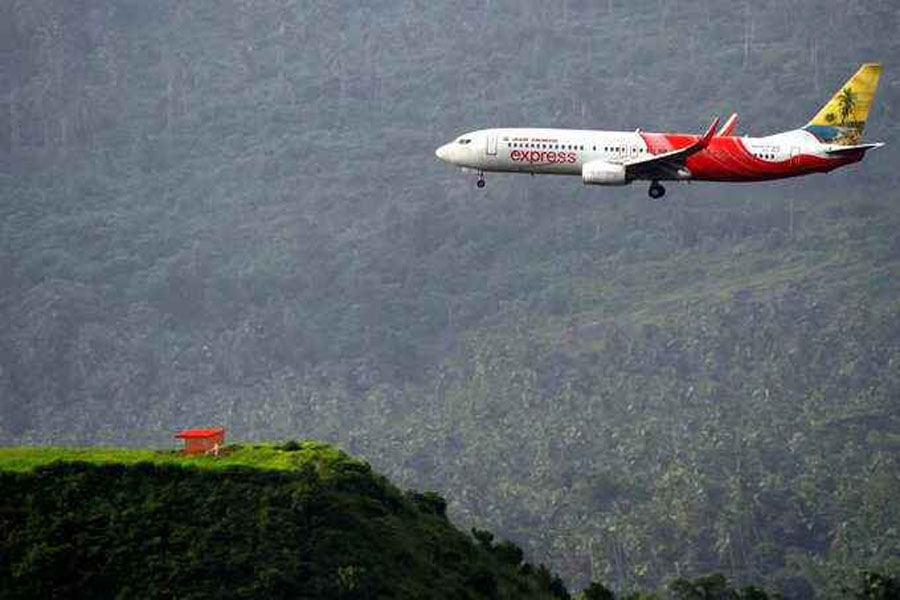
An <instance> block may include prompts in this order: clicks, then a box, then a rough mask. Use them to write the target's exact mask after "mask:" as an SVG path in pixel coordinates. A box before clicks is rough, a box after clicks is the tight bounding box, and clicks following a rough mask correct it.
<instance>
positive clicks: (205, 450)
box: [175, 427, 225, 455]
mask: <svg viewBox="0 0 900 600" xmlns="http://www.w3.org/2000/svg"><path fill="white" fill-rule="evenodd" d="M175 437H177V438H179V439H182V440H184V453H185V454H209V453H210V452H212V453H214V454H216V455H218V454H219V448H220V447H221V446H222V444H224V443H225V428H224V427H213V428H211V429H185V430H184V431H180V432H178V433H177V434H175Z"/></svg>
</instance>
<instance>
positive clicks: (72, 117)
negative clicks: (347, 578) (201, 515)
mask: <svg viewBox="0 0 900 600" xmlns="http://www.w3.org/2000/svg"><path fill="white" fill-rule="evenodd" d="M359 4H360V3H358V2H328V3H325V2H320V3H316V2H296V1H292V0H281V1H265V2H262V1H257V2H254V1H244V2H241V1H222V0H217V1H215V2H214V1H211V0H210V1H205V0H191V1H176V0H159V1H155V2H146V1H144V0H119V1H108V0H106V1H101V0H92V1H89V0H84V1H79V2H71V1H63V0H57V1H53V0H28V1H16V0H0V216H2V220H0V443H3V444H127V445H149V446H154V447H163V448H165V447H173V446H174V443H173V442H174V440H173V439H172V435H173V434H174V432H175V431H177V430H178V429H180V428H184V427H191V426H207V425H219V424H221V425H224V426H226V427H227V428H228V432H229V439H230V440H234V441H252V440H270V439H288V438H299V437H314V438H319V439H323V440H327V441H332V442H335V443H338V444H339V445H341V446H342V447H344V448H346V449H348V450H349V451H351V452H353V453H355V454H356V455H358V456H360V457H362V458H365V459H367V460H369V461H371V462H372V463H373V465H374V466H375V467H376V468H378V469H380V470H382V471H383V472H385V473H387V474H388V475H389V476H391V477H392V478H393V479H394V480H395V481H396V482H398V483H399V484H401V485H407V486H411V487H416V488H424V489H436V490H438V491H439V492H441V493H442V494H444V495H446V496H447V497H448V499H449V500H450V502H451V513H452V514H453V517H454V519H455V521H456V522H457V523H459V524H461V525H463V526H464V527H468V526H472V525H477V526H479V527H487V528H490V529H491V530H493V531H495V532H497V533H498V534H499V535H500V536H503V537H507V538H510V539H512V540H514V541H515V542H516V543H518V544H521V545H522V546H523V547H524V548H525V549H526V552H527V553H528V555H529V558H530V559H532V560H535V561H543V562H546V563H548V564H549V565H551V567H552V568H553V569H554V570H558V571H560V572H561V573H562V574H563V575H564V576H565V577H566V578H567V582H568V583H570V584H571V585H573V586H575V587H578V586H582V585H584V584H585V583H586V581H587V580H588V579H590V578H595V579H602V580H604V581H606V582H608V584H610V585H611V586H613V587H615V588H617V589H627V588H628V587H629V586H632V585H639V584H640V585H648V584H649V585H653V584H656V583H659V582H660V581H663V580H664V579H665V578H666V577H670V576H673V575H676V574H680V575H691V574H695V573H699V572H706V571H711V570H719V571H723V572H725V573H727V574H729V575H731V576H733V577H735V578H737V579H738V580H741V581H765V582H766V583H768V584H770V585H773V586H776V587H779V588H780V589H782V590H784V591H785V592H787V593H789V594H791V595H793V596H800V597H802V596H806V595H810V594H811V593H812V591H813V590H817V591H819V592H822V593H827V592H828V590H830V589H832V588H829V585H831V582H832V581H837V580H838V579H839V578H840V577H841V576H842V574H844V573H847V572H851V571H852V570H853V569H856V568H859V567H861V566H880V565H886V564H887V565H895V566H896V565H897V563H898V560H900V508H898V505H897V503H896V498H897V497H900V483H898V475H900V469H898V465H900V416H898V398H900V303H898V299H897V298H898V293H900V283H898V274H900V238H898V231H900V208H898V206H900V204H898V202H900V197H898V193H897V191H896V188H897V185H898V183H900V172H898V169H897V166H898V164H900V162H898V159H900V154H898V152H900V150H898V149H900V144H898V143H897V142H896V139H897V132H898V130H900V125H898V122H897V116H898V114H900V111H898V106H900V104H898V98H900V74H898V73H900V70H898V67H897V66H896V63H897V62H898V61H895V60H894V59H895V58H897V57H898V55H900V35H898V34H900V7H898V5H897V4H896V3H895V2H893V1H891V0H872V1H851V2H837V1H835V2H824V1H813V0H781V1H777V2H776V1H771V2H767V1H759V2H735V3H721V2H712V1H696V2H686V1H682V2H676V1H664V0H653V1H634V2H622V1H620V0H610V1H608V2H606V1H604V2H583V1H582V2H579V1H576V0H558V1H556V2H552V3H546V2H537V1H531V0H524V1H523V0H518V1H516V2H512V1H499V0H482V1H478V2H476V1H465V2H453V3H437V4H435V3H427V2H413V1H402V2H401V1H398V2H384V3H371V4H370V3H365V4H368V6H365V7H361V6H360V5H359ZM873 60H877V61H882V62H884V63H885V72H884V75H883V77H882V81H881V86H880V88H879V91H878V94H877V97H876V101H875V104H874V106H873V109H872V111H871V113H870V115H869V125H868V127H867V129H866V137H867V139H871V140H882V141H886V142H887V143H888V145H887V146H886V147H885V148H883V149H880V150H877V151H874V152H872V153H871V155H870V156H869V157H868V158H867V159H866V161H865V163H864V164H862V165H856V166H853V167H849V168H846V169H843V170H841V171H839V172H836V173H833V174H831V175H828V176H812V177H808V178H803V179H799V180H796V181H786V182H776V183H771V184H761V185H746V186H740V185H735V186H728V185H720V184H702V183H701V184H693V185H670V186H669V194H668V195H667V196H666V201H665V202H651V201H649V200H648V199H647V197H646V186H645V185H644V184H636V185H634V186H631V187H628V188H610V189H598V188H592V189H586V188H584V187H583V186H582V184H581V183H580V181H579V180H578V179H577V178H541V177H536V178H530V177H516V176H507V175H495V176H490V175H489V176H488V185H487V188H486V189H485V190H477V189H476V188H475V187H474V179H473V178H472V177H471V176H464V175H461V174H459V173H457V172H455V171H453V170H452V169H450V168H449V167H448V166H447V165H444V164H441V163H440V162H439V161H437V159H436V158H435V157H434V154H433V152H434V148H435V147H437V146H438V145H440V144H442V143H444V142H446V141H449V140H450V139H452V138H453V137H455V136H456V135H458V134H459V133H461V132H464V131H467V130H472V129H477V128H480V127H487V126H520V125H521V126H558V127H591V128H600V129H619V128H621V129H634V128H636V127H641V128H642V129H645V130H650V131H654V130H662V131H689V132H690V131H697V132H699V131H700V130H701V129H703V127H704V126H705V125H707V124H708V123H709V121H710V119H711V117H712V116H713V115H717V114H718V115H721V116H722V117H723V118H725V117H727V116H728V114H730V112H731V111H737V112H739V113H740V117H741V123H740V125H739V132H741V133H746V134H750V135H763V134H766V133H773V132H776V131H781V130H785V129H790V128H794V127H798V126H801V125H803V124H804V123H805V122H806V121H807V120H808V119H809V118H810V117H811V116H812V115H813V114H815V112H816V111H817V110H818V109H819V108H820V107H821V105H822V104H824V103H825V102H826V101H827V100H828V98H829V97H830V96H831V94H833V93H834V92H835V91H837V89H838V88H839V86H840V85H841V84H842V83H843V82H844V81H845V80H846V79H847V78H848V77H849V76H850V75H851V74H852V73H853V72H854V71H855V70H856V69H857V67H858V66H859V63H861V62H865V61H873ZM832 591H833V590H832Z"/></svg>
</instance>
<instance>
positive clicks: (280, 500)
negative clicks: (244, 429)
mask: <svg viewBox="0 0 900 600" xmlns="http://www.w3.org/2000/svg"><path fill="white" fill-rule="evenodd" d="M226 450H227V456H223V457H221V460H216V459H214V458H213V457H209V458H206V459H203V458H200V459H183V458H180V457H179V456H178V455H167V454H164V453H155V454H154V453H151V452H143V454H144V455H145V456H144V459H143V460H142V461H141V462H136V463H132V464H129V463H130V462H131V461H130V460H129V459H130V458H132V457H131V456H130V454H132V453H123V452H116V451H109V450H107V451H106V452H96V453H95V454H96V455H97V456H101V457H103V458H102V459H100V460H97V458H96V457H95V456H93V455H92V453H90V452H85V453H84V455H85V456H86V457H87V458H88V461H86V462H53V463H49V464H47V463H42V462H41V459H42V458H44V456H42V455H46V456H66V455H67V454H68V453H67V452H65V451H60V450H50V449H48V450H43V451H39V452H31V453H28V452H21V451H20V452H9V451H7V452H3V451H0V486H2V488H3V489H4V493H3V495H2V498H0V525H2V530H3V532H4V535H3V537H2V539H0V553H2V556H3V561H2V564H0V593H2V596H3V597H4V598H9V599H13V598H22V599H30V598H112V597H123V596H129V597H137V598H209V597H210V596H214V597H216V598H347V599H350V598H359V599H360V600H362V599H367V598H409V599H417V598H426V597H428V598H447V599H448V600H450V599H453V600H455V599H457V598H471V599H472V600H476V599H478V598H540V599H548V600H549V599H551V598H568V593H567V592H566V590H565V587H563V585H562V582H561V580H560V579H559V578H558V577H556V576H554V575H552V574H551V573H550V572H549V571H548V570H547V568H546V567H544V566H543V565H541V566H540V567H533V566H532V565H530V564H528V563H523V562H522V551H521V550H520V549H519V548H517V547H516V546H514V545H513V544H510V543H508V542H501V543H494V542H493V536H492V535H491V534H489V533H488V532H486V531H479V530H475V531H474V533H475V536H476V537H475V539H473V538H472V537H469V536H468V535H466V534H464V533H462V532H461V531H459V530H457V529H456V528H454V527H453V526H452V525H451V524H450V523H449V521H448V520H447V516H446V508H447V504H446V502H445V501H444V499H443V498H441V497H440V496H438V495H437V494H419V493H416V492H407V493H405V494H404V493H401V492H400V491H399V490H398V489H397V488H395V487H394V486H393V485H391V484H390V483H389V482H388V481H387V480H386V479H385V478H384V477H382V476H380V475H377V474H375V473H373V472H372V470H371V467H370V466H369V465H368V464H367V463H364V462H361V461H358V460H354V459H352V458H350V457H349V456H347V455H345V454H343V453H341V452H338V451H336V450H335V449H334V448H330V447H328V446H326V445H324V444H317V443H314V442H305V443H302V444H301V443H297V442H291V443H288V444H285V445H284V446H282V447H280V448H272V447H257V448H252V449H249V448H227V449H226ZM15 459H18V460H19V462H31V463H35V464H36V465H35V466H34V467H33V468H32V469H21V470H20V469H16V470H18V471H19V472H15V471H13V470H10V469H9V466H10V465H11V464H12V465H13V466H15V462H14V461H15ZM122 459H124V460H122ZM222 463H224V464H222ZM242 463H244V464H242ZM257 463H262V464H263V465H265V466H264V467H263V468H258V466H257ZM285 463H286V464H285ZM271 464H275V465H278V468H276V469H272V468H271V467H270V465H271ZM226 465H227V466H226Z"/></svg>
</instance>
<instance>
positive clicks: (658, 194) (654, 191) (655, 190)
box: [647, 181, 666, 200]
mask: <svg viewBox="0 0 900 600" xmlns="http://www.w3.org/2000/svg"><path fill="white" fill-rule="evenodd" d="M647 193H648V194H650V197H651V198H653V199H654V200H659V199H660V198H662V197H663V196H665V195H666V188H664V187H663V186H662V185H661V184H660V183H659V182H658V181H654V182H653V183H651V184H650V189H649V190H648V191H647Z"/></svg>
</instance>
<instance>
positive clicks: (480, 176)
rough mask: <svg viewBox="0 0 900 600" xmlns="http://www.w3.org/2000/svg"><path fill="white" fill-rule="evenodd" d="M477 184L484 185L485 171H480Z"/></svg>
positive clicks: (481, 186) (480, 186)
mask: <svg viewBox="0 0 900 600" xmlns="http://www.w3.org/2000/svg"><path fill="white" fill-rule="evenodd" d="M475 185H477V186H478V187H479V188H483V187H484V173H483V172H479V173H478V181H476V182H475Z"/></svg>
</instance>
